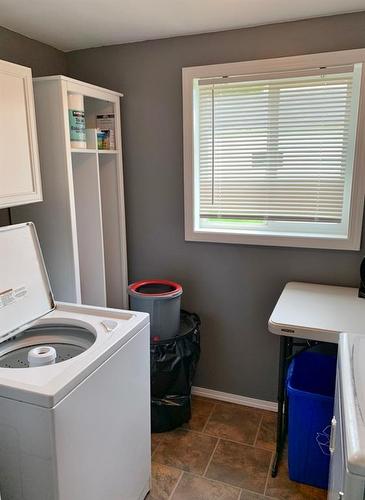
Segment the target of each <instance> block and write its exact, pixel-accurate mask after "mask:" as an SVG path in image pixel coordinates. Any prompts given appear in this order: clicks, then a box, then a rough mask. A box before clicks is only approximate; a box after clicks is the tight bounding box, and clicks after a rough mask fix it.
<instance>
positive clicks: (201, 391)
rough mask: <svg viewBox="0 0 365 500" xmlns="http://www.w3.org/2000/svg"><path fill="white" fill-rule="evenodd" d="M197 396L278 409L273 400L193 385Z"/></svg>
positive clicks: (263, 408)
mask: <svg viewBox="0 0 365 500" xmlns="http://www.w3.org/2000/svg"><path fill="white" fill-rule="evenodd" d="M191 392H192V394H195V396H203V397H204V398H211V399H217V400H218V401H225V402H226V403H235V404H236V405H243V406H251V407H252V408H259V409H260V410H269V411H278V404H277V403H274V402H273V401H264V400H263V399H254V398H247V397H246V396H239V395H238V394H230V393H229V392H221V391H214V390H213V389H205V388H204V387H193V388H192V390H191Z"/></svg>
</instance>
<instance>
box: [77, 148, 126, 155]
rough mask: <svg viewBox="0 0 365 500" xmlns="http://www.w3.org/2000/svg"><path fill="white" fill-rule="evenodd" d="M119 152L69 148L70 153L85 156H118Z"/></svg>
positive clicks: (117, 150) (115, 150) (116, 150)
mask: <svg viewBox="0 0 365 500" xmlns="http://www.w3.org/2000/svg"><path fill="white" fill-rule="evenodd" d="M119 152H120V151H119V149H90V148H87V149H86V148H85V149H83V148H71V153H83V154H85V153H87V154H90V153H93V154H95V153H98V154H99V155H116V154H118V153H119Z"/></svg>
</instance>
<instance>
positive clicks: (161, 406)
mask: <svg viewBox="0 0 365 500" xmlns="http://www.w3.org/2000/svg"><path fill="white" fill-rule="evenodd" d="M199 357H200V319H199V317H198V316H197V315H196V314H194V313H188V312H187V311H181V314H180V332H179V335H177V336H175V337H172V338H170V339H166V340H159V341H153V340H152V341H151V427H152V432H166V431H170V430H172V429H175V428H176V427H179V426H180V425H182V424H183V423H185V422H187V421H188V420H189V419H190V417H191V387H192V385H193V378H194V375H195V371H196V367H197V364H198V361H199Z"/></svg>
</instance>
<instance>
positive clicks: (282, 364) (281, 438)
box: [271, 336, 292, 477]
mask: <svg viewBox="0 0 365 500" xmlns="http://www.w3.org/2000/svg"><path fill="white" fill-rule="evenodd" d="M291 345H292V343H291ZM287 358H288V339H287V337H284V336H282V337H280V360H279V380H278V420H277V427H276V451H275V456H274V460H273V463H272V468H271V476H272V477H275V476H276V474H277V472H278V465H279V461H280V458H281V454H282V451H283V448H284V444H285V436H286V429H285V428H286V426H287V416H286V410H285V406H286V405H285V377H286V369H287Z"/></svg>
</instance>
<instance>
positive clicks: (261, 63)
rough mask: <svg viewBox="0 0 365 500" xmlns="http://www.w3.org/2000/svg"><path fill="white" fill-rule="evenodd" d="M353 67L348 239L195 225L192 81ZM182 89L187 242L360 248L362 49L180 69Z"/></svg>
mask: <svg viewBox="0 0 365 500" xmlns="http://www.w3.org/2000/svg"><path fill="white" fill-rule="evenodd" d="M356 63H363V65H362V74H361V82H360V99H359V111H358V118H357V131H356V140H355V155H354V164H353V180H352V188H351V202H350V211H349V226H348V233H347V235H346V236H343V235H340V236H336V237H335V236H333V235H329V236H325V235H323V234H320V235H316V234H302V233H300V234H298V233H296V234H285V233H276V232H275V233H272V234H270V233H268V232H265V233H264V232H260V230H255V229H254V228H252V229H248V230H247V231H245V232H242V230H235V229H233V228H232V229H216V228H201V227H199V178H198V168H194V164H198V163H197V162H198V156H199V151H198V148H194V99H193V98H194V82H196V81H197V80H199V79H202V78H217V77H222V76H224V75H240V76H244V75H252V74H259V73H274V72H283V71H296V70H305V69H313V68H320V67H328V66H342V65H348V64H356ZM182 91H183V134H184V136H183V138H184V202H185V239H186V240H187V241H207V242H215V243H238V244H248V245H269V246H288V247H304V248H323V249H336V250H359V249H360V244H361V233H362V219H363V210H364V193H365V137H364V135H365V49H355V50H344V51H339V52H325V53H320V54H311V55H303V56H293V57H282V58H277V59H264V60H257V61H245V62H237V63H226V64H214V65H209V66H194V67H189V68H183V69H182ZM195 149H196V150H195Z"/></svg>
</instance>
